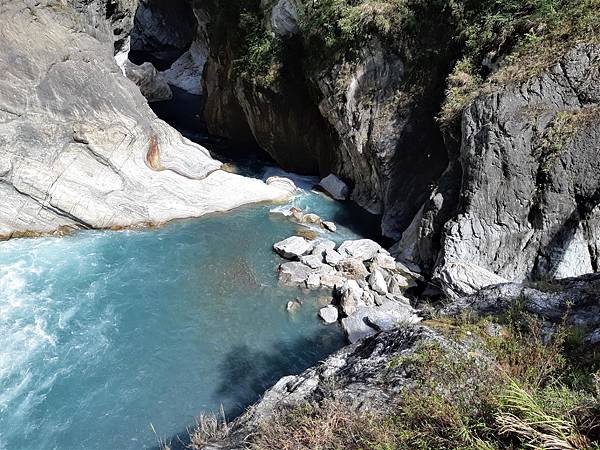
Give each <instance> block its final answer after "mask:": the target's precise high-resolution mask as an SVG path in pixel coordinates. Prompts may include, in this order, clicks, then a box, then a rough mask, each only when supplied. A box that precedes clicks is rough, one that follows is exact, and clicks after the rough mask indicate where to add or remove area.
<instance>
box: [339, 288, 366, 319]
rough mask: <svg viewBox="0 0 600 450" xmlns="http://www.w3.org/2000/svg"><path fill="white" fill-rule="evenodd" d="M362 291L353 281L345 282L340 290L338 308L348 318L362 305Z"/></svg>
mask: <svg viewBox="0 0 600 450" xmlns="http://www.w3.org/2000/svg"><path fill="white" fill-rule="evenodd" d="M363 293H364V291H363V289H362V288H361V287H360V286H359V285H358V283H357V282H356V281H355V280H347V281H346V282H345V283H344V284H343V285H342V287H341V289H340V296H341V301H340V308H341V310H342V312H343V313H344V314H345V315H347V316H350V315H352V314H354V312H355V311H356V309H357V308H358V307H359V306H361V305H364V303H363V299H362V298H363Z"/></svg>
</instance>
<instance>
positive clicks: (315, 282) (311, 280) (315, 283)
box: [306, 273, 321, 289]
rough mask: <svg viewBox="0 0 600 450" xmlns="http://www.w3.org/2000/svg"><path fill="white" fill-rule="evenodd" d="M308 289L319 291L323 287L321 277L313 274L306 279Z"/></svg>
mask: <svg viewBox="0 0 600 450" xmlns="http://www.w3.org/2000/svg"><path fill="white" fill-rule="evenodd" d="M306 287H307V288H308V289H319V288H320V287H321V275H319V274H318V273H311V274H310V275H309V276H308V278H307V279H306Z"/></svg>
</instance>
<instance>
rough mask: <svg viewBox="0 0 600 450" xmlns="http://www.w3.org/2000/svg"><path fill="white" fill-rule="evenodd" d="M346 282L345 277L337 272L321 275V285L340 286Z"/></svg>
mask: <svg viewBox="0 0 600 450" xmlns="http://www.w3.org/2000/svg"><path fill="white" fill-rule="evenodd" d="M345 282H346V278H344V277H343V276H341V275H340V274H339V273H338V272H331V273H327V274H323V275H321V286H322V287H325V288H330V289H336V288H340V287H341V286H342V285H343V284H344V283H345Z"/></svg>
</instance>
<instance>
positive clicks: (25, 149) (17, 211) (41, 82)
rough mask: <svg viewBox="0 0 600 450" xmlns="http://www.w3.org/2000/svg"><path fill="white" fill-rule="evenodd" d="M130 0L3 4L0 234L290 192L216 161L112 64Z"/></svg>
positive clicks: (178, 212)
mask: <svg viewBox="0 0 600 450" xmlns="http://www.w3.org/2000/svg"><path fill="white" fill-rule="evenodd" d="M136 7H137V3H136V2H135V1H130V0H119V1H116V0H110V1H100V0H95V1H77V0H71V1H69V2H67V3H65V2H58V1H52V0H48V1H43V2H31V1H28V0H15V1H10V2H2V3H1V4H0V62H1V63H2V67H3V70H2V72H1V73H0V161H1V163H0V195H1V197H2V202H1V204H0V236H2V237H11V236H19V235H24V234H30V233H48V232H55V231H58V230H67V229H77V228H107V227H124V226H131V225H136V224H155V223H161V222H164V221H166V220H170V219H173V218H182V217H192V216H198V215H201V214H204V213H206V212H210V211H223V210H227V209H230V208H232V207H235V206H239V205H240V204H244V203H248V202H252V201H262V200H270V199H276V198H281V197H282V196H285V195H286V193H285V192H283V191H281V190H279V189H277V188H275V187H270V186H267V185H265V184H264V183H262V182H260V181H258V180H249V179H245V178H243V177H239V176H236V175H233V174H228V173H225V172H223V171H221V170H219V169H220V166H221V164H220V163H219V162H218V161H215V160H213V159H212V158H211V157H210V155H209V153H208V151H207V150H206V149H204V148H202V147H200V146H198V145H196V144H194V143H192V142H190V141H188V140H187V139H185V138H183V137H182V136H181V135H180V134H179V133H178V132H177V131H175V130H174V129H172V128H171V127H169V126H168V125H167V124H166V123H164V122H162V121H161V120H159V119H158V118H157V117H156V116H155V115H154V113H153V112H152V110H151V109H150V108H149V106H148V104H147V102H146V100H145V99H144V97H143V96H142V95H141V94H140V91H139V90H138V88H137V87H136V86H135V84H133V83H132V82H131V81H129V80H128V79H127V78H125V76H123V73H122V71H121V69H120V68H119V66H118V65H117V63H116V61H115V57H114V55H115V52H119V51H121V50H122V48H123V47H126V46H127V44H126V41H127V40H128V39H127V37H128V35H129V33H130V31H131V29H132V26H133V14H134V13H135V10H136Z"/></svg>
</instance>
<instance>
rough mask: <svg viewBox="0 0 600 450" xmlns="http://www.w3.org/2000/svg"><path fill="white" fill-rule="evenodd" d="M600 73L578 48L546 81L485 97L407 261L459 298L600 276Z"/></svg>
mask: <svg viewBox="0 0 600 450" xmlns="http://www.w3.org/2000/svg"><path fill="white" fill-rule="evenodd" d="M599 64H600V46H598V45H591V44H590V45H579V46H577V47H576V48H574V49H572V50H571V51H569V52H568V53H567V54H566V55H565V56H564V57H563V58H562V59H561V60H560V62H559V63H558V64H556V65H555V66H553V67H552V68H550V69H549V70H546V71H544V72H543V73H541V74H540V75H538V76H535V77H532V78H529V79H526V80H524V81H516V82H512V83H509V84H508V85H506V84H503V85H500V86H498V87H492V88H491V92H488V93H483V94H481V95H480V96H479V97H477V98H476V99H475V100H474V101H473V102H472V103H471V104H470V106H468V107H467V108H466V110H465V111H464V113H463V116H462V144H461V147H460V153H459V154H458V155H457V159H456V161H454V162H453V164H456V165H458V166H459V167H460V170H459V171H457V172H458V173H455V174H454V179H453V180H452V183H449V184H447V185H446V186H443V185H440V188H439V189H438V191H437V192H436V193H434V195H433V196H432V198H431V200H430V201H429V202H428V203H427V204H426V206H425V208H424V212H423V214H422V215H421V216H420V217H418V218H417V220H416V224H415V230H413V232H411V233H407V234H406V235H405V239H404V240H403V241H402V242H401V243H400V244H399V245H398V248H399V249H401V250H400V252H399V253H400V254H401V255H403V256H404V257H412V258H413V260H415V261H416V262H418V263H419V264H421V265H422V266H424V267H430V268H432V269H433V272H434V277H435V278H437V279H438V280H439V281H440V283H441V284H442V286H443V287H444V288H445V290H446V292H447V293H448V294H450V295H453V296H458V295H465V294H472V293H474V292H476V291H477V290H478V289H480V288H482V287H484V286H487V285H491V284H497V283H502V282H505V281H521V280H524V279H542V278H565V277H570V276H577V275H581V274H585V273H590V272H595V271H597V270H598V268H599V262H600V259H599V258H600V253H599V249H600V234H599V230H600V176H598V174H599V173H600V131H599V130H600V74H599V73H598V65H599ZM451 167H452V166H451ZM455 172H456V171H455ZM457 193H458V196H459V198H460V202H459V204H458V205H457V206H456V207H455V208H452V209H451V211H448V210H447V209H446V208H445V205H444V203H445V202H448V203H449V204H451V205H452V204H454V203H455V201H456V200H455V197H456V196H457ZM448 219H449V220H448ZM436 228H437V230H436ZM432 236H437V238H435V239H438V240H439V243H440V244H441V245H440V244H436V245H439V253H437V252H435V250H434V249H435V246H436V245H433V246H432V245H431V244H432V240H431V239H432Z"/></svg>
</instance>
